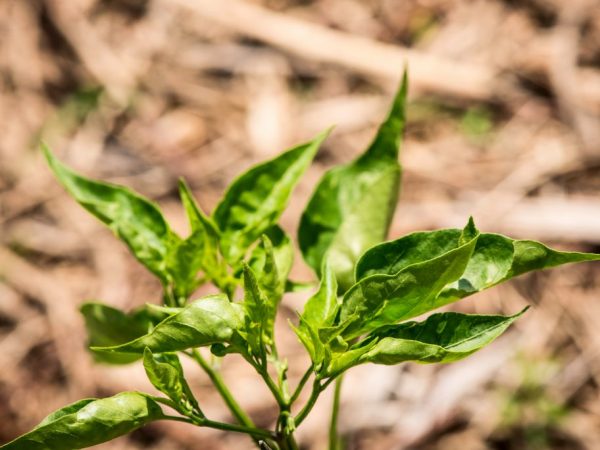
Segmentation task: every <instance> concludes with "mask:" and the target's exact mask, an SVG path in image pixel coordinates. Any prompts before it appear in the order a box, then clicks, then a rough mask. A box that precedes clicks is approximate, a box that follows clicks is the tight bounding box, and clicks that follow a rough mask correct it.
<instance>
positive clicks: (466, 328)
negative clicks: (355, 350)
mask: <svg viewBox="0 0 600 450" xmlns="http://www.w3.org/2000/svg"><path fill="white" fill-rule="evenodd" d="M524 312H525V310H523V311H521V312H520V313H518V314H515V315H514V316H508V317H507V316H497V315H470V314H459V313H455V312H448V313H439V314H433V315H431V316H430V317H428V318H427V320H425V321H423V322H406V323H403V324H400V325H394V326H390V327H384V328H382V329H380V330H376V331H375V332H374V333H373V334H372V335H371V336H370V339H377V340H378V342H377V344H376V345H375V346H374V347H373V348H372V349H371V350H370V351H369V352H367V353H365V354H364V355H363V356H362V357H361V362H367V361H368V362H373V363H376V364H398V363H401V362H404V361H418V362H423V363H438V362H441V363H445V362H452V361H457V360H459V359H462V358H465V357H466V356H469V355H470V354H472V353H474V352H476V351H477V350H479V349H481V348H482V347H484V346H486V345H488V344H489V343H490V342H492V341H493V340H494V339H496V338H497V337H498V336H500V335H501V334H502V333H504V331H505V330H506V329H507V328H508V326H509V325H510V324H511V323H513V322H514V321H515V320H516V319H517V318H518V317H519V316H521V315H522V314H523V313H524Z"/></svg>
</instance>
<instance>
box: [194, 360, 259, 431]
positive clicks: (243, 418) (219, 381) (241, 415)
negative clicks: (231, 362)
mask: <svg viewBox="0 0 600 450" xmlns="http://www.w3.org/2000/svg"><path fill="white" fill-rule="evenodd" d="M186 355H188V356H191V357H192V358H194V360H195V361H196V362H197V363H198V364H199V365H200V367H202V369H203V370H204V371H205V372H206V374H207V375H208V377H209V378H210V380H211V381H212V382H213V384H214V385H215V387H216V388H217V391H219V394H220V395H221V397H222V398H223V400H224V401H225V404H226V405H227V407H228V408H229V410H230V411H231V413H232V414H233V416H234V417H235V418H236V419H237V421H238V422H239V423H240V424H241V425H245V426H246V427H251V428H253V427H254V422H252V419H250V417H249V416H248V415H247V414H246V412H245V411H244V410H243V409H242V407H241V406H240V405H239V403H238V402H237V401H236V400H235V398H233V395H232V394H231V392H230V391H229V389H228V388H227V386H225V382H224V381H223V378H222V377H221V375H220V374H219V373H218V372H217V371H215V370H214V369H213V368H212V367H211V365H210V364H209V363H208V361H206V360H205V359H204V358H203V357H202V355H201V354H200V352H199V351H198V350H197V349H193V350H192V351H191V353H187V352H186Z"/></svg>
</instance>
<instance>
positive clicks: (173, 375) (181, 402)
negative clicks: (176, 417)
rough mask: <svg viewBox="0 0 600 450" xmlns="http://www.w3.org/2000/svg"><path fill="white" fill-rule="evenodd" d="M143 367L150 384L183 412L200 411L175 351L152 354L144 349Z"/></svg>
mask: <svg viewBox="0 0 600 450" xmlns="http://www.w3.org/2000/svg"><path fill="white" fill-rule="evenodd" d="M144 369H145V370H146V375H147V376H148V379H149V380H150V382H151V383H152V385H153V386H154V387H155V388H156V389H158V390H159V391H160V392H162V393H163V394H165V395H166V396H167V397H169V398H170V399H171V400H173V402H175V404H176V405H177V406H178V407H179V408H180V409H181V410H182V411H183V412H184V413H189V412H195V413H200V408H199V406H198V402H197V401H196V399H195V398H194V395H193V394H192V391H191V389H190V387H189V385H188V383H187V381H186V380H185V377H184V375H183V368H182V367H181V363H180V362H179V358H178V357H177V355H176V354H175V353H159V354H153V353H152V352H151V351H150V349H149V348H146V349H145V350H144Z"/></svg>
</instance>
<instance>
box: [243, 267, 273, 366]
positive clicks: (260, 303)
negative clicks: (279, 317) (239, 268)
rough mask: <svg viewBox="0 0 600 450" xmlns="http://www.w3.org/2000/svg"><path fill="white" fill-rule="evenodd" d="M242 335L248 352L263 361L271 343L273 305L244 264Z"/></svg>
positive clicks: (251, 271) (252, 273) (250, 270)
mask: <svg viewBox="0 0 600 450" xmlns="http://www.w3.org/2000/svg"><path fill="white" fill-rule="evenodd" d="M244 310H245V312H246V315H245V322H244V337H245V339H246V342H247V343H248V350H249V352H250V354H251V355H252V356H253V357H255V358H258V360H261V361H264V360H265V358H266V355H267V347H268V346H270V345H272V344H273V328H272V325H273V307H272V305H271V304H270V303H269V300H268V299H267V297H266V296H265V295H264V293H263V292H262V291H261V289H260V287H259V283H258V281H257V279H256V275H255V274H254V271H253V270H252V269H251V268H250V267H249V266H248V265H244Z"/></svg>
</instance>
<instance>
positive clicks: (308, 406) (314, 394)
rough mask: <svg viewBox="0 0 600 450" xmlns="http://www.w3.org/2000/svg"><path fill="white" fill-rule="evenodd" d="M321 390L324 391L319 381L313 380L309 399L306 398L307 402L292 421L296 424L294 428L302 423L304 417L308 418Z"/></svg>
mask: <svg viewBox="0 0 600 450" xmlns="http://www.w3.org/2000/svg"><path fill="white" fill-rule="evenodd" d="M323 389H324V387H322V386H321V383H319V380H315V381H314V383H313V388H312V391H311V393H310V397H309V398H308V402H306V405H304V408H302V409H301V410H300V412H299V413H298V415H297V416H296V418H295V419H294V423H295V424H296V426H299V425H300V424H301V423H302V422H303V421H304V419H306V416H308V414H309V413H310V412H311V410H312V409H313V407H314V406H315V403H316V402H317V399H318V398H319V395H320V394H321V392H322V391H323Z"/></svg>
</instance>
